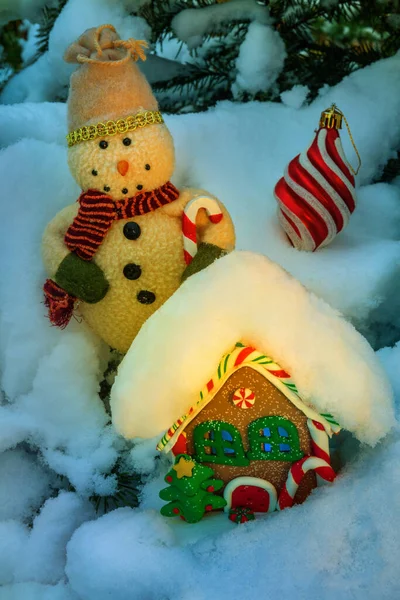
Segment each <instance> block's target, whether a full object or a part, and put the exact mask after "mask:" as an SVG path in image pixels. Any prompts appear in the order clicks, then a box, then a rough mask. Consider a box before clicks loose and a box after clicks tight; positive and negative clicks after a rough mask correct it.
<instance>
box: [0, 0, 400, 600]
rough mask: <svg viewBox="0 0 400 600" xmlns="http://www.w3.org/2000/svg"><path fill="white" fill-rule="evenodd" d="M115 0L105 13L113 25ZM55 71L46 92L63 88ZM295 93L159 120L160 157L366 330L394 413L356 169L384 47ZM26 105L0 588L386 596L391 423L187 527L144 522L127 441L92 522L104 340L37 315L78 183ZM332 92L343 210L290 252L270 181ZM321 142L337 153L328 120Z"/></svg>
mask: <svg viewBox="0 0 400 600" xmlns="http://www.w3.org/2000/svg"><path fill="white" fill-rule="evenodd" d="M75 4H76V1H75V0H70V2H69V3H68V5H67V6H70V7H73V5H75ZM98 4H99V9H98V10H99V13H101V14H99V17H98V18H99V19H101V22H107V21H110V20H112V19H113V18H114V20H115V19H116V18H117V17H118V15H114V14H110V13H112V11H111V9H109V13H107V11H105V12H106V13H107V14H103V13H102V11H103V9H104V6H106V4H107V3H106V2H105V0H102V1H101V2H99V3H98ZM109 4H112V3H109ZM81 5H82V4H81ZM92 5H93V2H92V1H91V2H87V3H86V2H85V11H84V14H83V16H82V19H83V21H84V22H83V21H81V22H80V23H78V24H76V23H75V22H74V23H73V25H72V24H70V26H69V29H68V31H64V32H63V37H62V39H60V38H58V39H57V43H58V45H57V43H56V41H55V34H54V36H53V41H52V40H51V44H50V55H48V56H47V58H46V60H43V61H42V63H41V65H42V66H41V67H40V66H39V69H44V70H45V69H46V61H47V66H48V68H49V69H53V70H56V69H58V68H59V67H58V66H57V65H58V63H57V61H55V58H54V57H55V56H56V54H57V53H58V55H59V54H60V53H61V52H62V49H61V46H62V44H63V43H64V44H65V45H66V44H67V43H69V42H70V41H71V40H72V39H73V38H74V37H75V36H76V35H77V34H79V33H81V31H82V30H83V29H84V28H85V27H86V26H89V25H96V24H98V23H97V22H89V21H90V16H91V15H92V17H93V14H94V12H93V11H94V9H93V6H92ZM121 6H122V4H121ZM121 6H119V5H118V11H119V12H118V14H119V18H120V19H121V21H120V23H115V24H116V25H117V26H118V25H120V26H121V27H122V24H123V23H124V26H125V28H127V29H129V25H130V23H129V22H128V21H126V18H127V17H126V14H125V13H124V12H123V9H122V8H121ZM71 10H72V9H71ZM115 10H117V9H115ZM90 11H92V12H90ZM71 23H72V21H71ZM61 25H62V23H61V24H60V27H59V29H60V30H61V29H62V28H61ZM64 25H65V22H64ZM121 33H122V34H123V35H125V33H126V32H125V31H122V32H121ZM52 43H53V46H54V44H55V46H54V49H53V57H52V56H51V48H52ZM49 61H50V62H49ZM52 61H53V62H52ZM54 61H55V62H54ZM243 62H244V63H245V55H243V56H242V63H243ZM60 64H61V63H60ZM242 67H243V69H244V71H245V70H246V65H245V64H243V65H242ZM36 69H38V67H36ZM63 69H64V70H61V68H60V69H59V77H58V80H57V81H56V83H54V81H53V85H58V86H62V85H65V76H68V70H67V68H66V67H64V66H63ZM18 77H19V78H21V79H20V84H18V80H17V78H15V83H13V88H10V89H9V90H8V92H7V93H8V94H9V95H8V100H9V101H11V102H15V101H17V102H18V101H19V100H21V99H24V98H25V97H26V90H27V89H28V88H29V87H33V86H34V84H35V78H36V77H37V78H38V81H39V79H40V82H39V83H40V86H42V88H40V86H39V88H40V89H39V88H38V90H37V94H41V93H42V91H41V90H43V89H47V88H46V86H47V83H46V81H45V74H43V73H42V76H40V74H39V72H37V71H36V72H33V74H31V75H29V77H28V79H27V80H26V81H25V82H24V81H23V80H22V77H23V72H22V73H21V75H20V76H18ZM18 86H19V87H18ZM306 92H307V90H305V89H304V88H296V89H294V90H292V91H291V92H287V93H285V95H284V98H283V101H284V102H283V104H271V103H269V104H268V103H267V104H266V103H264V104H263V103H249V104H243V105H241V104H231V103H228V102H225V103H221V104H219V105H218V106H217V107H216V108H214V109H210V110H209V111H208V112H206V113H203V114H187V115H182V116H166V122H167V124H168V126H169V127H170V129H171V131H172V134H173V136H174V139H175V143H176V150H177V167H176V172H175V175H174V179H173V181H174V183H175V184H176V185H178V186H183V185H191V186H196V187H197V186H198V187H204V188H205V189H208V190H209V191H210V192H212V193H214V194H215V195H217V196H218V197H219V198H220V199H221V200H222V201H223V202H224V204H225V205H226V206H227V207H228V209H229V211H230V213H231V215H232V217H233V220H234V222H235V226H236V230H237V246H238V249H240V250H252V251H254V252H257V253H260V254H264V255H266V256H268V257H269V258H270V259H272V260H273V261H275V262H277V263H278V264H279V265H281V266H283V267H284V268H285V269H286V270H288V271H289V272H290V273H292V274H293V275H294V276H295V277H296V278H297V279H299V280H300V281H301V282H302V283H303V284H304V285H306V286H307V287H308V288H309V289H310V290H312V291H313V292H315V293H316V294H317V295H319V296H320V297H321V298H323V299H324V300H325V301H327V302H328V303H330V304H331V305H332V306H333V307H334V308H335V309H337V310H338V311H340V312H341V313H343V314H344V315H345V316H346V317H347V318H348V319H349V320H351V321H352V322H353V323H354V324H355V325H356V327H357V328H358V329H359V331H361V332H363V333H364V334H365V335H366V336H367V338H368V339H369V341H370V342H371V343H372V344H373V345H374V347H375V349H376V350H378V353H377V356H378V358H379V359H380V360H381V362H382V365H383V367H384V368H385V370H386V372H387V375H388V377H389V379H390V381H391V383H392V386H393V388H394V391H395V395H396V402H397V404H396V406H397V417H398V416H399V399H400V344H399V345H397V346H394V344H395V343H396V341H397V340H399V339H400V294H399V291H400V283H399V282H400V182H399V181H397V182H396V181H395V182H393V183H392V184H383V183H380V184H374V183H373V180H374V177H376V176H377V175H379V173H380V169H381V168H382V166H383V165H384V164H385V163H386V162H387V160H388V159H389V158H390V157H391V156H392V155H393V152H394V149H395V148H396V147H398V140H399V138H400V93H399V92H400V55H397V56H395V57H393V58H391V59H388V60H385V61H382V62H380V63H377V64H374V65H372V66H370V67H368V68H366V69H364V70H362V71H359V72H356V73H354V74H353V75H352V76H350V77H349V78H347V79H346V80H344V81H343V82H342V83H341V84H339V85H338V86H337V87H336V88H333V89H331V88H329V89H328V88H327V89H324V90H322V92H321V95H320V97H318V98H317V99H316V100H315V101H314V102H313V103H312V104H311V105H310V106H307V107H303V106H302V104H303V101H304V99H305V96H306ZM32 94H33V92H32ZM31 99H32V100H39V102H37V103H34V102H26V103H23V104H10V105H2V106H0V143H1V145H2V147H3V150H2V152H1V154H0V174H1V175H0V180H1V182H2V193H1V196H2V206H3V211H2V215H3V216H2V219H1V222H0V257H1V258H0V260H1V286H0V364H1V367H0V369H1V377H2V383H1V388H2V390H4V397H3V398H2V400H0V452H1V454H0V586H1V585H3V587H0V600H22V599H23V600H103V599H106V598H113V600H147V599H149V600H153V599H154V600H172V599H173V600H181V599H182V600H189V599H190V600H206V598H210V596H213V597H215V598H218V599H220V600H224V599H225V598H226V599H230V600H233V599H236V598H242V599H243V600H249V599H251V598H255V597H258V598H265V599H269V598H271V599H272V598H275V597H279V598H280V599H281V600H286V599H287V600H294V599H296V600H297V599H299V600H301V599H303V598H307V599H308V600H320V599H321V598H323V599H324V600H330V599H331V598H332V599H333V598H343V599H344V600H347V599H348V600H350V599H352V600H353V599H356V600H359V599H360V600H361V599H363V600H375V599H378V598H379V599H386V598H391V599H393V598H397V597H399V596H400V576H399V572H398V560H399V556H400V522H399V514H400V511H399V509H400V502H399V498H400V467H399V465H400V436H399V429H398V426H397V424H395V426H394V428H393V429H392V431H391V432H390V433H389V434H388V435H387V436H386V437H385V438H384V439H383V440H382V441H380V442H379V443H378V444H377V445H376V446H375V447H372V448H371V447H369V446H368V447H367V446H364V445H360V444H359V443H358V442H357V441H356V440H355V439H354V438H352V437H351V436H348V437H347V438H345V441H344V445H343V447H342V449H341V453H342V456H343V457H344V458H345V460H346V464H345V466H344V468H343V470H342V472H341V474H340V476H339V477H338V479H337V481H336V482H335V484H334V485H333V486H327V487H324V488H321V489H319V490H317V491H316V492H315V493H314V494H313V495H312V497H311V498H310V499H309V500H308V501H307V502H306V503H305V504H303V505H301V506H296V507H295V508H293V509H290V510H286V511H284V512H282V513H276V514H273V515H271V516H268V517H267V518H265V519H261V520H257V521H255V522H252V523H249V524H246V525H243V526H240V527H235V526H233V525H232V524H231V523H229V522H227V520H226V519H224V518H223V517H220V516H218V515H217V516H213V517H211V518H210V519H209V520H208V521H204V522H201V523H200V524H198V525H187V524H184V523H182V522H177V523H175V522H173V520H166V519H164V518H163V517H161V516H160V514H159V513H158V509H159V507H160V504H161V501H160V500H159V499H158V491H159V490H160V489H161V487H163V476H164V474H165V470H166V464H165V462H163V461H156V462H155V461H154V460H153V457H154V456H155V454H156V452H155V442H154V440H150V441H149V440H147V441H142V442H140V443H138V444H137V445H136V446H135V448H134V449H133V451H132V452H131V453H130V455H129V456H130V460H131V464H132V465H133V466H134V467H135V468H136V469H137V470H138V471H140V472H142V473H144V475H145V481H146V483H145V487H144V490H143V494H142V503H141V505H140V507H139V508H137V509H132V508H123V509H118V510H116V511H113V512H111V513H109V514H107V515H104V516H98V515H96V514H95V512H94V509H93V506H92V504H91V503H90V502H89V500H88V497H89V496H90V495H91V494H93V493H96V494H110V493H112V492H113V491H114V490H115V479H114V477H113V476H110V475H107V474H108V473H109V472H110V469H111V468H112V466H113V465H114V463H115V461H116V460H117V457H118V456H119V454H120V453H121V452H122V451H124V452H126V450H127V445H126V443H125V442H124V441H123V440H122V439H121V438H120V437H119V436H118V435H117V433H116V432H115V430H114V429H113V427H112V425H110V423H109V418H108V415H107V414H106V412H105V410H104V407H103V404H102V402H101V400H100V399H99V396H98V383H99V380H100V379H101V377H102V373H103V372H104V369H105V367H106V365H107V362H108V358H109V354H108V350H107V349H106V348H104V346H102V344H101V343H100V342H99V341H98V340H97V339H96V338H95V337H94V335H92V334H91V333H90V332H89V331H88V330H87V329H86V328H85V326H84V324H82V323H78V322H75V321H73V322H72V323H71V324H70V326H69V327H68V328H67V330H65V331H59V330H57V329H55V328H52V327H50V326H49V323H48V320H47V319H46V318H45V308H44V306H43V304H42V290H41V286H42V283H43V281H44V279H45V273H44V270H43V267H42V264H41V258H40V241H41V235H42V232H43V230H44V227H45V225H46V223H47V222H48V221H49V220H50V219H51V218H52V217H53V216H54V215H55V214H56V212H58V211H59V210H60V209H61V208H62V207H63V206H65V205H66V204H69V203H71V202H73V201H74V200H75V199H76V197H77V195H78V193H79V190H78V188H77V185H76V184H75V182H74V181H73V179H72V176H71V175H70V173H69V171H68V167H67V161H66V146H65V140H64V135H65V134H66V111H65V106H64V105H62V104H60V103H49V102H44V100H45V97H40V98H38V97H36V96H34V97H33V98H31ZM332 102H336V104H337V105H338V106H339V108H340V109H341V110H342V111H343V112H344V114H345V115H346V117H347V119H348V121H349V123H350V126H351V130H352V133H353V136H354V139H355V141H356V143H357V147H358V149H359V152H360V154H361V157H362V161H363V166H362V169H361V171H360V174H359V176H358V185H359V188H358V202H359V203H358V207H357V209H356V212H355V213H354V215H353V216H352V218H351V220H350V224H349V226H348V228H347V229H346V230H345V231H344V232H343V233H342V234H340V236H339V237H338V238H337V239H336V240H335V241H334V242H333V243H332V245H331V246H329V247H328V248H326V249H323V250H320V251H318V252H317V253H315V254H305V253H299V252H297V251H296V250H294V249H292V248H291V247H290V245H289V244H288V242H287V240H286V238H285V236H284V235H283V233H282V231H281V230H280V228H279V226H278V223H277V220H276V216H275V211H276V203H275V200H274V196H273V188H274V185H275V183H276V181H277V180H278V179H279V178H280V177H281V176H282V174H283V170H284V167H285V165H286V164H287V162H288V161H289V160H290V159H291V158H293V157H294V156H295V155H296V154H298V153H299V152H301V151H302V150H303V149H304V148H305V147H306V146H307V145H308V143H309V142H310V141H311V139H312V136H313V135H314V133H313V132H314V129H315V128H316V126H317V124H318V120H319V115H320V112H321V111H322V110H323V109H325V108H327V107H328V106H329V105H330V104H331V103H332ZM341 137H342V140H343V145H344V149H345V152H346V154H347V156H348V158H349V159H350V160H351V161H353V162H354V163H355V156H354V154H353V151H352V148H351V144H350V142H349V139H348V136H347V133H346V131H345V130H342V132H341ZM205 318H206V317H205ZM392 346H394V347H392ZM338 377H340V374H339V373H338ZM355 378H356V380H357V374H355ZM360 384H361V382H360ZM346 402H348V403H351V398H347V399H346ZM362 420H363V422H365V420H364V419H362ZM366 420H367V419H366ZM37 450H39V451H40V452H39V453H37ZM68 481H69V482H70V483H71V484H72V486H73V490H74V491H71V488H70V487H69V485H68ZM60 489H61V491H60V492H57V493H55V492H54V490H60Z"/></svg>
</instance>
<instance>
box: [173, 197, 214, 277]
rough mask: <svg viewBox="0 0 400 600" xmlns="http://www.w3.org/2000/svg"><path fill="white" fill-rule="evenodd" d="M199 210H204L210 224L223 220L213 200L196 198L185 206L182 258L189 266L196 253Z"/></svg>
mask: <svg viewBox="0 0 400 600" xmlns="http://www.w3.org/2000/svg"><path fill="white" fill-rule="evenodd" d="M201 208H204V209H205V211H206V213H207V216H208V218H209V219H210V221H211V223H219V222H220V221H221V219H222V218H223V216H224V215H223V214H222V211H221V207H220V206H219V204H218V202H217V201H216V200H214V198H207V197H206V196H196V197H195V198H193V199H192V200H190V202H188V203H187V204H186V206H185V210H184V212H183V217H182V233H183V256H184V258H185V263H186V264H187V265H189V264H190V263H191V262H192V260H193V257H194V256H195V254H196V252H197V231H196V217H197V213H198V212H199V210H200V209H201Z"/></svg>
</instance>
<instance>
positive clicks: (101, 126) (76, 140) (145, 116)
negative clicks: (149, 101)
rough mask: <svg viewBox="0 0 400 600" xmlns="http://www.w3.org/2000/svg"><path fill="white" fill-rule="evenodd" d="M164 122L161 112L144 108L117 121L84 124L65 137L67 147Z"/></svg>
mask: <svg viewBox="0 0 400 600" xmlns="http://www.w3.org/2000/svg"><path fill="white" fill-rule="evenodd" d="M157 123H164V119H163V117H162V114H161V113H160V112H159V111H158V110H157V111H155V110H146V111H145V112H142V113H138V114H136V115H134V116H129V117H125V118H124V119H118V120H117V121H106V122H105V123H97V125H85V126H83V127H79V128H78V129H75V130H74V131H71V132H70V133H69V134H68V135H67V136H66V137H67V142H68V147H69V148H71V147H72V146H75V145H76V144H80V143H81V142H87V141H89V140H95V139H96V138H100V137H106V136H110V135H116V134H117V133H127V132H128V131H135V129H138V128H141V127H146V125H153V124H157Z"/></svg>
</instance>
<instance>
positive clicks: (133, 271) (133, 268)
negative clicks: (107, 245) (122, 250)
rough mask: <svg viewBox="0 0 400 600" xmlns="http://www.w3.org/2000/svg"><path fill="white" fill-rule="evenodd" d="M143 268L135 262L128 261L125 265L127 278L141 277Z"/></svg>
mask: <svg viewBox="0 0 400 600" xmlns="http://www.w3.org/2000/svg"><path fill="white" fill-rule="evenodd" d="M141 274H142V269H141V268H140V267H139V265H135V263H128V264H127V265H125V266H124V275H125V277H126V278H127V279H139V277H140V276H141Z"/></svg>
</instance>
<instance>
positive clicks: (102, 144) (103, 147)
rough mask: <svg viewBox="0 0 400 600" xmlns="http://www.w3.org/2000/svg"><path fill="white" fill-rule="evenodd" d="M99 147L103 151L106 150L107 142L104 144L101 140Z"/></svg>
mask: <svg viewBox="0 0 400 600" xmlns="http://www.w3.org/2000/svg"><path fill="white" fill-rule="evenodd" d="M99 146H100V148H101V149H102V150H105V149H106V148H108V142H106V141H105V140H101V142H100V143H99Z"/></svg>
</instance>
